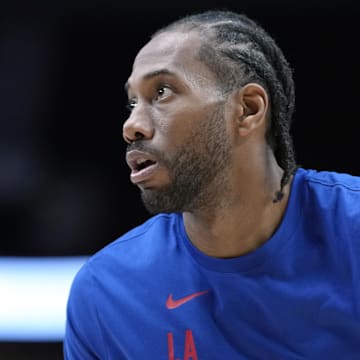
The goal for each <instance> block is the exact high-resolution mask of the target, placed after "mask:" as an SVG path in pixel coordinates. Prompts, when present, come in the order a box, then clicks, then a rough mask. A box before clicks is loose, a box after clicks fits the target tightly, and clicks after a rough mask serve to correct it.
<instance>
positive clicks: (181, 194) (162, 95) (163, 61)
mask: <svg viewBox="0 0 360 360" xmlns="http://www.w3.org/2000/svg"><path fill="white" fill-rule="evenodd" d="M200 43H201V42H200V38H199V36H198V35H197V34H194V33H189V34H184V33H178V32H169V33H163V34H160V35H158V36H156V37H155V38H154V39H152V40H151V41H150V42H149V43H148V44H147V45H146V46H145V47H144V48H142V49H141V50H140V52H139V53H138V55H137V57H136V59H135V62H134V66H133V71H132V74H131V76H130V77H129V80H128V82H127V86H126V87H127V91H128V96H129V105H130V107H131V108H132V111H131V114H130V116H129V118H128V119H127V120H126V122H125V123H124V128H123V135H124V138H125V140H126V141H127V142H128V143H130V144H129V146H128V151H127V162H128V164H129V166H130V168H131V169H132V172H131V176H130V178H131V181H132V182H133V183H134V184H136V185H137V186H139V188H140V189H141V196H142V199H143V202H144V205H145V206H146V208H147V209H148V210H149V211H150V212H151V213H158V212H182V211H192V210H196V209H199V208H203V207H207V206H212V204H213V203H215V202H216V198H217V195H218V194H219V192H220V191H223V190H224V189H225V188H226V186H228V183H227V181H226V179H227V176H228V173H227V171H228V170H229V164H230V158H231V148H230V144H229V140H228V135H227V130H226V125H225V121H224V103H225V98H224V96H223V95H222V94H221V91H220V90H219V88H218V87H217V86H216V81H215V77H214V75H213V74H212V73H211V71H210V70H209V69H208V68H207V67H206V65H205V64H203V63H202V62H201V61H199V60H198V59H197V58H196V54H197V51H198V48H199V46H200Z"/></svg>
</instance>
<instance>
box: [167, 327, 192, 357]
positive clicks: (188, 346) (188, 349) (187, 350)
mask: <svg viewBox="0 0 360 360" xmlns="http://www.w3.org/2000/svg"><path fill="white" fill-rule="evenodd" d="M167 341H168V355H169V358H168V360H198V356H197V352H196V346H195V340H194V336H193V333H192V331H191V330H190V329H187V330H186V331H185V343H184V352H183V354H184V357H181V358H179V357H176V356H175V349H174V335H173V333H171V332H169V333H168V334H167Z"/></svg>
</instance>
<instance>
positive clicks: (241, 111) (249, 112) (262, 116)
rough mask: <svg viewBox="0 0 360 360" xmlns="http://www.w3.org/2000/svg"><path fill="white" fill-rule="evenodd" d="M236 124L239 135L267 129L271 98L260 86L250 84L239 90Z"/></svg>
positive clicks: (236, 97) (236, 98) (237, 94)
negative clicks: (262, 128) (260, 128)
mask: <svg viewBox="0 0 360 360" xmlns="http://www.w3.org/2000/svg"><path fill="white" fill-rule="evenodd" d="M235 100H236V102H237V105H236V109H237V114H236V122H237V128H238V131H239V134H240V135H241V136H246V135H248V134H249V133H251V132H252V131H254V130H255V129H258V128H259V127H264V129H266V119H267V110H268V107H269V98H268V95H267V92H266V90H265V89H264V88H263V87H262V86H261V85H259V84H256V83H249V84H246V85H245V86H243V87H242V88H241V89H239V90H238V92H237V93H236V96H235Z"/></svg>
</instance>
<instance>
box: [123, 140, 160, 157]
mask: <svg viewBox="0 0 360 360" xmlns="http://www.w3.org/2000/svg"><path fill="white" fill-rule="evenodd" d="M131 150H138V151H142V152H144V153H147V154H149V155H152V156H154V157H156V159H157V160H158V161H161V160H164V157H163V154H162V153H161V152H160V151H158V150H156V149H154V148H153V147H152V146H149V145H148V144H147V143H145V142H144V141H141V140H140V141H134V142H132V143H131V144H128V145H127V147H126V152H129V151H131Z"/></svg>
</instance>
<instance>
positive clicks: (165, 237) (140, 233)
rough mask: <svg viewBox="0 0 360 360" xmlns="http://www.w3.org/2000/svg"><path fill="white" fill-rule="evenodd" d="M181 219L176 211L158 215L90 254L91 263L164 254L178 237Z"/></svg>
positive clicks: (120, 261)
mask: <svg viewBox="0 0 360 360" xmlns="http://www.w3.org/2000/svg"><path fill="white" fill-rule="evenodd" d="M178 221H180V216H179V215H178V214H175V213H171V214H159V215H155V216H153V217H151V218H149V219H147V220H145V221H144V222H143V223H141V224H139V225H138V226H136V227H134V228H132V229H130V230H128V231H127V232H126V233H124V234H122V235H121V236H119V237H118V238H117V239H115V240H114V241H112V242H110V243H109V244H108V245H106V246H105V247H103V248H102V249H100V250H99V251H97V252H96V253H95V254H93V255H92V256H91V257H90V258H89V260H88V265H89V266H90V267H93V266H95V267H97V266H98V265H99V264H111V263H134V261H135V260H137V261H139V260H141V259H142V258H146V259H149V258H150V257H154V256H157V255H159V256H160V255H161V252H162V251H163V249H164V248H165V247H169V246H171V244H173V243H175V242H176V241H177V236H176V234H177V226H178V225H177V224H178Z"/></svg>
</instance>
